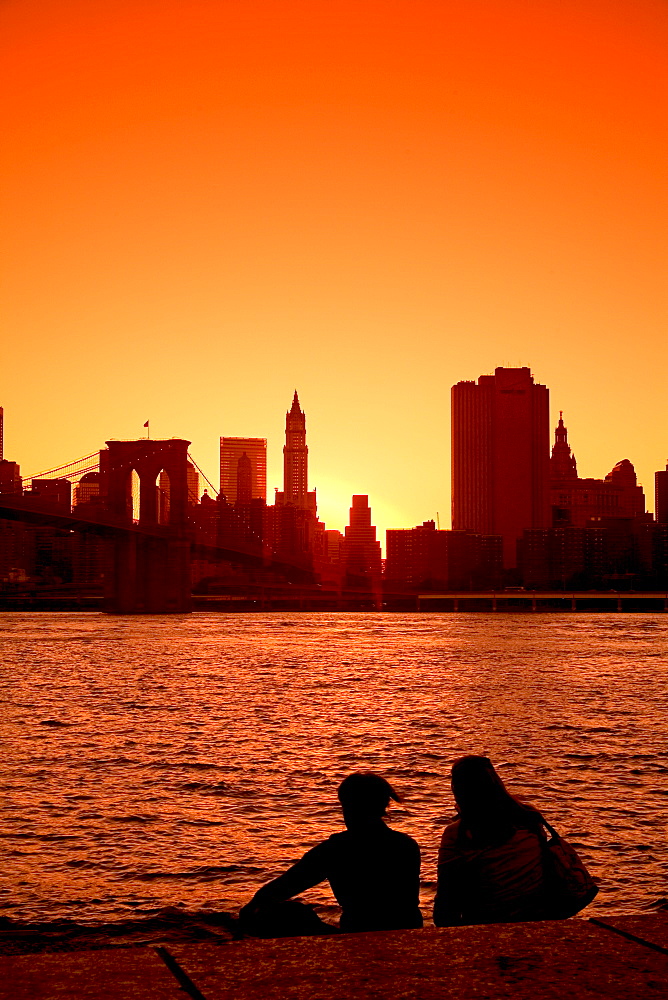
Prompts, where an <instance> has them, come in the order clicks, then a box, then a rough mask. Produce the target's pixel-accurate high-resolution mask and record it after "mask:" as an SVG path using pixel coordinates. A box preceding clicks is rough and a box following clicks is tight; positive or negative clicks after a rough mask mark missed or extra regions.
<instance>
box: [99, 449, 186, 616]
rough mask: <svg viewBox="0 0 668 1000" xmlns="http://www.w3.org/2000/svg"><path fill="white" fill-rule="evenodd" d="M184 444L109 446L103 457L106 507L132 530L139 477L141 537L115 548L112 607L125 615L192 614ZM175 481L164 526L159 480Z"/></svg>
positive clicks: (109, 598) (123, 541)
mask: <svg viewBox="0 0 668 1000" xmlns="http://www.w3.org/2000/svg"><path fill="white" fill-rule="evenodd" d="M189 444H190V442H189V441H185V440H182V439H180V438H170V439H169V440H163V441H151V440H148V439H147V438H143V439H141V440H139V441H107V442H106V445H107V450H106V451H102V452H100V472H101V479H102V481H103V484H104V485H103V489H104V491H105V493H106V498H107V499H106V503H107V508H108V510H109V512H110V513H111V514H112V515H113V516H114V519H115V520H117V521H118V522H119V523H121V524H127V525H128V526H131V525H132V524H133V520H132V473H133V471H134V472H136V473H137V476H138V477H139V523H138V525H137V532H136V534H135V533H129V534H128V535H127V536H124V537H123V538H122V539H117V540H115V541H114V543H113V547H112V550H111V552H110V558H109V561H108V567H109V568H108V574H107V575H108V581H107V588H106V606H107V609H108V610H109V611H115V612H119V613H126V614H132V613H142V612H143V613H165V612H184V611H189V610H190V606H191V585H190V540H189V538H188V536H187V533H186V527H187V513H188V446H189ZM162 471H165V472H166V473H167V475H168V476H169V493H170V496H169V519H168V522H167V524H160V520H159V509H158V486H157V482H158V476H159V474H160V473H161V472H162Z"/></svg>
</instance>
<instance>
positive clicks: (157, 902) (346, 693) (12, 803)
mask: <svg viewBox="0 0 668 1000" xmlns="http://www.w3.org/2000/svg"><path fill="white" fill-rule="evenodd" d="M0 643H1V644H2V649H1V662H2V671H1V673H0V688H1V694H0V697H2V699H3V702H4V711H3V721H2V725H1V735H2V740H3V747H4V753H3V759H2V763H1V764H0V783H1V784H2V786H3V792H4V795H3V804H2V807H1V811H0V837H1V839H2V842H3V844H4V845H5V852H6V860H5V864H4V865H3V875H2V879H1V881H0V892H1V893H2V894H1V895H0V905H2V906H3V907H4V912H5V914H6V915H9V916H20V917H22V918H24V919H33V920H36V919H42V920H44V919H55V918H58V917H65V916H67V917H71V918H76V919H78V920H94V919H105V920H109V919H122V918H124V917H127V916H128V915H130V914H134V915H140V914H145V913H149V912H151V911H153V910H155V909H157V908H159V907H162V906H165V905H169V904H174V903H177V902H183V903H185V904H186V905H187V906H188V907H189V908H194V907H198V906H203V905H211V906H215V907H216V908H219V909H227V910H229V909H235V908H236V907H237V906H238V905H239V904H240V903H242V902H243V901H245V900H246V899H247V898H248V896H250V895H251V894H252V892H253V891H254V890H255V888H257V887H258V885H259V884H261V882H262V881H263V880H265V879H266V878H267V877H269V876H270V875H271V874H273V873H275V872H277V871H278V870H280V869H281V868H282V867H284V866H285V865H286V864H288V863H290V862H292V861H293V860H296V858H298V857H299V856H300V855H301V853H302V852H303V851H304V850H305V849H307V848H308V847H310V846H312V845H313V844H314V843H316V842H317V841H318V840H320V839H322V838H323V837H325V836H327V835H329V833H331V832H334V831H335V830H336V829H338V828H339V827H340V820H339V813H338V809H337V804H336V785H337V783H338V781H339V780H340V779H341V777H343V776H344V775H345V774H346V773H349V772H350V771H352V770H357V769H371V770H377V771H379V772H380V773H382V774H384V775H386V776H387V777H388V778H389V779H390V780H391V781H392V782H393V783H394V784H395V785H396V786H397V788H398V789H399V790H400V792H401V793H402V794H403V795H404V797H405V802H404V805H403V806H401V807H395V808H393V810H392V813H393V822H394V823H395V824H396V825H397V826H398V827H400V828H401V829H403V830H405V831H406V832H408V833H410V834H411V835H413V836H414V837H415V838H416V839H417V840H418V841H419V843H420V844H421V846H422V850H423V893H422V898H423V909H424V911H425V914H427V913H428V912H429V909H430V907H429V903H430V900H431V898H432V896H433V890H434V878H435V856H436V849H437V844H438V839H439V835H440V831H441V829H442V827H443V824H444V823H445V822H446V820H447V819H448V818H449V817H451V816H452V813H453V804H452V800H451V798H450V794H449V787H448V773H449V768H450V764H451V762H452V760H453V759H454V758H455V757H457V756H459V755H460V754H462V753H480V752H484V753H486V754H488V755H489V756H490V757H491V758H492V760H493V761H494V762H495V763H496V764H497V765H498V766H500V769H501V773H502V774H503V776H504V778H505V779H506V781H507V782H508V784H509V785H510V787H511V789H512V790H513V791H516V792H518V793H519V794H520V795H524V796H526V798H527V799H528V800H529V801H532V802H534V803H535V804H536V805H538V806H539V807H540V808H541V809H542V810H543V811H544V812H545V814H546V815H547V817H548V819H550V821H551V822H553V824H554V825H556V826H557V828H558V829H559V830H560V831H561V832H562V833H564V835H566V836H568V837H569V839H571V840H572V841H573V842H575V843H576V844H581V845H582V853H583V855H584V856H585V857H586V859H587V860H588V862H589V863H590V867H591V869H592V872H593V873H594V874H595V876H597V877H598V878H599V879H600V881H601V892H600V894H599V897H598V899H597V901H596V902H595V903H594V904H593V906H592V907H591V912H593V911H595V910H598V911H599V912H604V911H608V912H613V911H616V912H620V911H622V910H631V911H634V910H639V909H642V908H646V907H649V906H652V905H654V904H656V902H657V900H658V899H659V898H660V897H661V896H662V895H665V876H666V871H667V869H668V856H667V854H666V844H665V809H666V795H667V794H668V781H667V780H666V777H667V775H668V762H667V760H666V714H665V712H666V709H665V706H666V704H668V669H667V667H668V618H666V617H665V616H663V615H625V614H618V615H615V616H607V615H587V614H571V615H557V614H550V615H540V614H533V615H530V614H523V615H503V614H497V615H493V614H488V615H487V614H469V615H454V614H448V615H439V614H424V615H418V614H413V615H393V614H345V613H332V614H280V613H278V614H262V615H243V614H231V615H209V614H195V615H190V616H179V617H155V618H130V617H127V618H121V617H118V618H112V617H108V616H103V615H96V614H3V615H1V616H0ZM310 898H311V899H312V900H314V901H317V902H319V903H323V904H328V905H329V904H331V897H330V896H329V892H328V890H327V889H326V888H324V887H321V888H319V889H316V890H313V892H312V893H311V894H310ZM588 912H590V911H588Z"/></svg>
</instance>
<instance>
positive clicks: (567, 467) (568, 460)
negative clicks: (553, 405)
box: [550, 410, 578, 479]
mask: <svg viewBox="0 0 668 1000" xmlns="http://www.w3.org/2000/svg"><path fill="white" fill-rule="evenodd" d="M550 478H551V479H577V478H578V467H577V463H576V461H575V455H573V454H572V453H571V447H570V445H569V443H568V430H567V429H566V426H565V425H564V411H563V410H559V423H558V424H557V426H556V427H555V430H554V445H553V446H552V457H551V458H550Z"/></svg>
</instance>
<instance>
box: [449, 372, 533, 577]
mask: <svg viewBox="0 0 668 1000" xmlns="http://www.w3.org/2000/svg"><path fill="white" fill-rule="evenodd" d="M549 460H550V427H549V391H548V389H547V387H546V386H544V385H539V384H538V383H535V382H534V380H533V376H532V374H531V371H530V369H529V368H496V369H495V371H494V374H493V375H481V376H480V378H479V379H478V382H477V384H476V383H475V382H458V383H457V384H456V385H453V387H452V527H453V528H468V529H470V530H471V531H475V532H477V533H478V534H481V535H501V537H502V538H503V563H504V566H505V567H506V568H512V567H515V566H516V565H517V552H516V543H517V540H518V538H520V537H521V536H522V533H523V531H524V530H525V529H526V528H543V527H548V526H549V524H550V508H549V475H550V473H549Z"/></svg>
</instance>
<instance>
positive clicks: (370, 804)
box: [338, 771, 399, 826]
mask: <svg viewBox="0 0 668 1000" xmlns="http://www.w3.org/2000/svg"><path fill="white" fill-rule="evenodd" d="M338 796H339V802H340V803H341V808H342V810H343V818H344V820H345V822H346V826H350V825H351V824H352V825H356V824H359V823H369V822H373V821H374V820H379V819H382V818H383V816H384V815H385V810H386V809H387V807H388V805H389V802H390V799H393V800H394V801H395V802H399V796H398V795H397V793H396V792H395V790H394V789H393V788H392V785H391V784H390V783H389V781H386V780H385V778H381V777H380V775H379V774H374V773H373V772H372V771H358V772H357V773H356V774H349V775H348V777H347V778H344V779H343V781H342V782H341V784H340V785H339V787H338Z"/></svg>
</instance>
